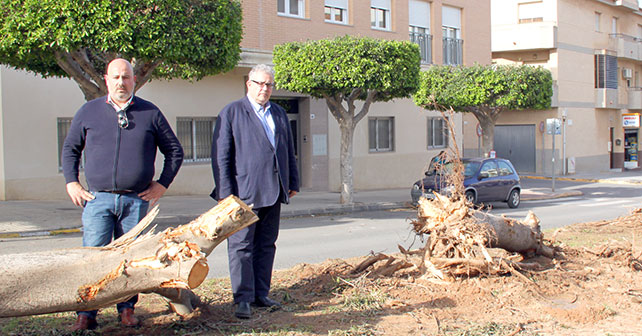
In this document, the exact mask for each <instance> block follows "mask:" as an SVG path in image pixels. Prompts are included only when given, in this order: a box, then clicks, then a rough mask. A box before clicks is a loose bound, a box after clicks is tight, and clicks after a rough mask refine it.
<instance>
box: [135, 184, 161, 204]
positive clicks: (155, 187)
mask: <svg viewBox="0 0 642 336" xmlns="http://www.w3.org/2000/svg"><path fill="white" fill-rule="evenodd" d="M165 191H167V188H165V187H164V186H163V185H162V184H160V183H158V182H156V181H152V183H151V184H150V185H149V188H147V189H145V190H144V191H143V192H142V193H140V194H138V197H140V198H142V199H143V200H145V201H147V202H150V203H149V205H150V206H152V207H153V206H154V205H156V202H158V199H160V198H161V197H162V196H163V194H165Z"/></svg>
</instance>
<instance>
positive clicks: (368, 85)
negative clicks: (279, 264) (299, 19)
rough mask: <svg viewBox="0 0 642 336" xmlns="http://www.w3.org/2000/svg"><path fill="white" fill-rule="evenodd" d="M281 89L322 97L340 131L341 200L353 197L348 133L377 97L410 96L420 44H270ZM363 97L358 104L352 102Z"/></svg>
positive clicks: (361, 40)
mask: <svg viewBox="0 0 642 336" xmlns="http://www.w3.org/2000/svg"><path fill="white" fill-rule="evenodd" d="M274 68H275V71H276V74H275V78H274V80H275V82H276V84H277V86H278V87H279V88H281V89H286V90H290V91H294V92H299V93H305V94H309V95H311V96H313V97H316V98H324V99H325V100H326V103H327V105H328V109H329V110H330V113H332V115H333V116H334V118H335V119H336V120H337V122H338V123H339V129H340V131H341V160H340V162H341V163H340V164H341V202H342V203H352V200H353V197H352V194H353V175H352V138H353V134H354V128H355V127H356V125H357V123H358V122H359V121H360V120H361V119H362V118H363V117H364V116H365V115H366V114H367V113H368V110H369V108H370V105H371V104H372V103H373V102H376V101H388V100H391V99H394V98H403V97H409V96H410V95H411V94H412V93H413V92H415V91H416V90H417V88H418V86H419V69H420V56H419V47H418V46H417V45H416V44H414V43H412V42H409V41H391V40H377V39H373V38H368V37H353V36H342V37H337V38H334V39H326V40H318V41H307V42H290V43H285V44H282V45H277V46H275V48H274ZM357 100H361V101H363V105H361V108H360V109H357V108H356V106H355V102H356V101H357Z"/></svg>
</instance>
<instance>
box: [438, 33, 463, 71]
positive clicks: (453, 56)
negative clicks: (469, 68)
mask: <svg viewBox="0 0 642 336" xmlns="http://www.w3.org/2000/svg"><path fill="white" fill-rule="evenodd" d="M443 49H444V60H443V63H444V64H447V65H460V64H464V40H461V39H456V38H450V37H444V38H443Z"/></svg>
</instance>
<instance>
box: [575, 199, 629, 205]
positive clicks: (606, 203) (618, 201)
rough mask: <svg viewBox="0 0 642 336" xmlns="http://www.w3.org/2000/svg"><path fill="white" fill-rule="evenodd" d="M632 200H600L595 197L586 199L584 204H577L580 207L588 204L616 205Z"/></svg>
mask: <svg viewBox="0 0 642 336" xmlns="http://www.w3.org/2000/svg"><path fill="white" fill-rule="evenodd" d="M631 202H632V200H615V201H602V200H600V199H595V200H587V202H586V203H584V204H578V206H582V207H589V206H596V205H600V206H602V205H616V204H624V203H631Z"/></svg>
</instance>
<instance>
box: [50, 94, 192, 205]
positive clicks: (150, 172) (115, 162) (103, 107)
mask: <svg viewBox="0 0 642 336" xmlns="http://www.w3.org/2000/svg"><path fill="white" fill-rule="evenodd" d="M127 118H128V119H129V126H128V127H127V128H126V129H122V128H120V127H119V126H118V122H117V115H116V111H115V110H114V108H113V107H112V106H111V105H110V104H109V102H108V101H107V96H105V97H101V98H97V99H94V100H92V101H89V102H87V103H85V104H84V105H83V106H82V107H81V108H80V110H78V112H77V113H76V115H75V116H74V119H73V121H72V122H71V128H70V129H69V133H68V134H67V138H66V139H65V143H64V145H63V150H62V168H63V172H64V175H65V180H66V181H67V183H69V182H78V165H79V162H80V157H81V154H82V152H83V150H84V155H85V177H86V178H87V184H88V185H89V190H90V191H107V190H133V191H135V192H141V191H143V190H145V189H147V187H148V186H149V184H150V183H151V182H152V179H153V178H154V171H155V169H154V161H155V160H156V148H157V147H158V149H160V151H161V153H163V155H164V157H165V162H164V165H163V171H162V172H161V175H160V178H159V179H158V183H160V184H162V185H163V186H165V188H168V187H169V185H170V183H172V181H173V180H174V177H176V174H177V173H178V169H179V168H180V166H181V164H182V162H183V148H182V147H181V144H180V143H179V141H178V139H177V138H176V135H174V132H173V131H172V129H171V127H170V126H169V123H168V122H167V120H166V119H165V117H164V116H163V114H162V113H161V111H160V110H159V109H158V107H156V106H155V105H154V104H152V103H150V102H148V101H146V100H144V99H141V98H138V97H136V96H134V99H133V100H132V102H131V104H130V106H129V107H128V108H127Z"/></svg>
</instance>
